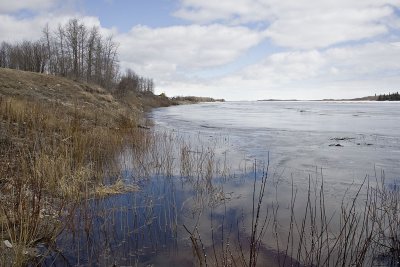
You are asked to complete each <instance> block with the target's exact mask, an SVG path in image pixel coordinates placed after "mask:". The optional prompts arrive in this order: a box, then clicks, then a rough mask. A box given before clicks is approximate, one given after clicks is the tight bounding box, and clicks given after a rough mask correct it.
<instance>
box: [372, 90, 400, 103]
mask: <svg viewBox="0 0 400 267" xmlns="http://www.w3.org/2000/svg"><path fill="white" fill-rule="evenodd" d="M377 100H378V101H400V95H399V93H398V92H396V93H389V94H387V95H386V94H383V95H379V96H378V98H377Z"/></svg>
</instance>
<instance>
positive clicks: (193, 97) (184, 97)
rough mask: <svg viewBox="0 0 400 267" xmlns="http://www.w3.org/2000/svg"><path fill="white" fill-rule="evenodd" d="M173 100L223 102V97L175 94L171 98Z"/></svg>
mask: <svg viewBox="0 0 400 267" xmlns="http://www.w3.org/2000/svg"><path fill="white" fill-rule="evenodd" d="M171 100H173V101H178V102H194V103H198V102H225V100H224V99H214V98H211V97H198V96H175V97H173V98H171Z"/></svg>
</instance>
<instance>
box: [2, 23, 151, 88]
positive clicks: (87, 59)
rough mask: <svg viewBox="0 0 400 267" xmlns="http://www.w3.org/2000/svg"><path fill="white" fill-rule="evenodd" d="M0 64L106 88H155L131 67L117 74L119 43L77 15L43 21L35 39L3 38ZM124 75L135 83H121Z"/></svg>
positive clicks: (123, 81)
mask: <svg viewBox="0 0 400 267" xmlns="http://www.w3.org/2000/svg"><path fill="white" fill-rule="evenodd" d="M0 67H2V68H11V69H18V70H24V71H32V72H40V73H48V74H53V75H59V76H63V77H67V78H71V79H76V80H81V81H86V82H89V83H96V84H98V85H100V86H102V87H104V88H107V89H115V88H122V87H123V88H125V90H133V91H146V92H147V91H149V92H154V82H153V80H151V79H147V78H143V77H140V76H139V75H137V74H135V73H134V72H133V71H132V70H128V71H127V72H126V74H122V75H121V74H120V66H119V61H118V44H117V43H116V42H115V41H114V40H113V37H112V36H107V37H104V36H102V35H101V34H100V32H99V28H98V27H96V26H94V27H91V28H88V27H87V26H86V25H84V24H83V23H82V22H80V21H79V20H78V19H70V20H69V21H68V22H67V23H66V24H64V25H58V27H57V29H55V30H54V29H53V30H51V29H50V27H49V25H46V26H45V27H44V29H43V36H42V38H41V39H40V40H37V41H22V42H18V43H14V44H10V43H7V42H2V43H1V44H0ZM127 79H128V80H129V79H133V80H135V83H131V84H130V85H131V86H132V85H134V87H132V88H128V87H126V86H125V87H124V86H122V85H120V84H121V83H123V84H126V80H127Z"/></svg>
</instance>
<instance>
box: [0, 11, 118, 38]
mask: <svg viewBox="0 0 400 267" xmlns="http://www.w3.org/2000/svg"><path fill="white" fill-rule="evenodd" d="M71 18H78V19H79V20H80V21H81V22H82V23H83V24H85V25H86V26H87V27H92V26H97V27H99V29H100V32H101V33H102V34H103V35H104V36H107V35H110V34H116V30H115V29H107V28H103V27H101V24H100V20H99V19H98V18H97V17H92V16H82V15H80V14H78V13H76V14H64V15H59V14H57V15H56V14H52V13H48V14H46V15H42V16H35V17H29V18H24V19H18V18H16V17H15V16H11V15H0V21H1V22H2V23H0V42H2V41H6V42H18V41H22V40H29V41H36V40H39V39H40V38H41V37H42V35H43V34H42V30H43V28H44V27H45V25H46V24H47V23H48V24H49V26H50V28H51V29H56V28H57V26H58V25H59V24H61V25H64V24H65V23H67V22H68V20H70V19H71Z"/></svg>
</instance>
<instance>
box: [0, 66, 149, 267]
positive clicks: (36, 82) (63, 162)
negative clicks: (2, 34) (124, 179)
mask: <svg viewBox="0 0 400 267" xmlns="http://www.w3.org/2000/svg"><path fill="white" fill-rule="evenodd" d="M139 120H140V113H139V109H137V108H135V106H134V105H128V104H124V103H121V102H120V101H118V100H116V99H115V98H114V97H113V96H112V95H111V94H109V93H107V92H106V91H105V90H103V89H101V88H99V87H97V86H92V85H88V84H84V83H79V82H74V81H70V80H67V79H63V78H57V77H54V76H48V75H44V74H37V73H29V72H22V71H15V70H8V69H0V241H1V243H2V245H1V246H0V255H3V256H0V265H1V266H8V265H14V266H23V265H24V264H26V262H27V260H29V258H30V257H31V256H32V249H34V248H35V246H36V245H37V244H38V243H51V242H54V240H55V238H56V237H57V235H58V234H59V233H60V231H61V230H62V229H63V227H64V224H65V222H66V220H67V217H68V215H69V214H72V213H73V209H74V207H75V206H76V205H77V204H78V203H79V201H80V200H82V199H84V198H87V197H89V196H91V195H93V194H95V195H108V194H113V193H119V192H125V191H124V190H133V189H135V190H136V188H134V187H132V188H130V187H126V188H122V187H123V184H122V183H121V182H117V183H116V184H115V185H111V186H107V187H105V186H104V185H103V184H104V178H105V177H119V176H120V173H119V168H118V164H117V162H116V158H117V155H118V153H120V151H121V150H122V148H123V147H124V146H125V144H126V143H127V142H129V143H130V144H139V143H140V142H141V140H142V139H143V131H142V130H140V129H138V128H137V125H138V124H139ZM139 147H140V146H139ZM6 241H7V242H9V243H7V242H6ZM4 242H6V243H7V244H8V246H5V245H4V244H6V243H4ZM10 244H11V245H10ZM1 250H3V251H1ZM33 254H34V253H33Z"/></svg>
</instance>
